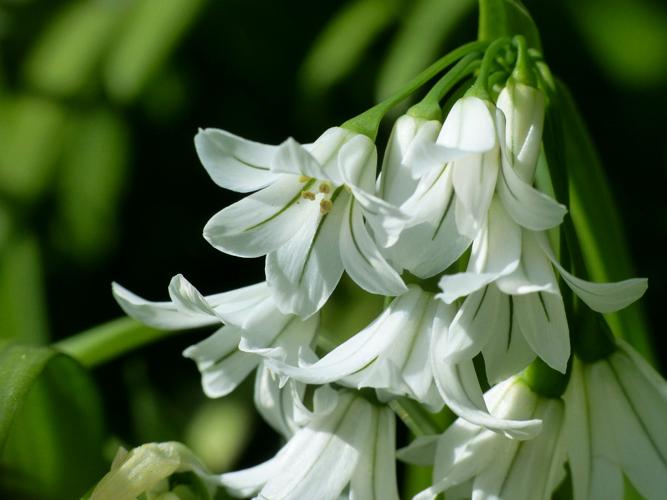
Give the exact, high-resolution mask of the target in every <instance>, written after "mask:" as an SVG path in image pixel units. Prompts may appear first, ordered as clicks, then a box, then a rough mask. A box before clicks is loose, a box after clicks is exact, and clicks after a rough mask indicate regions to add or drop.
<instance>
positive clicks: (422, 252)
mask: <svg viewBox="0 0 667 500" xmlns="http://www.w3.org/2000/svg"><path fill="white" fill-rule="evenodd" d="M440 128H441V124H440V122H438V121H437V120H425V119H422V118H416V117H413V116H410V115H404V116H402V117H400V118H399V119H398V120H396V123H395V124H394V129H393V131H392V134H391V136H390V138H389V143H388V145H387V150H386V153H385V156H384V160H383V164H382V173H381V175H380V179H379V182H378V184H379V187H378V192H379V195H380V196H381V197H382V198H383V199H384V200H386V201H388V202H389V203H390V204H392V205H394V206H398V207H400V209H401V211H402V212H404V213H405V214H407V215H408V216H409V217H410V220H409V221H408V222H407V223H406V224H405V226H404V228H403V230H402V231H401V234H400V237H399V238H398V240H396V242H395V243H394V244H393V245H391V246H389V247H388V248H386V249H385V253H386V255H387V256H388V257H389V259H390V261H391V262H392V263H393V264H394V265H396V266H398V267H400V268H402V269H407V270H408V271H410V272H411V273H412V274H414V275H416V276H419V277H420V278H429V277H431V276H434V275H436V274H438V273H440V272H442V271H443V270H444V269H446V268H448V267H449V266H450V265H451V264H453V263H454V262H455V261H456V260H457V259H458V258H459V257H460V256H461V254H462V253H463V252H464V251H465V250H466V248H468V246H469V245H470V239H469V238H467V237H465V236H462V235H461V234H459V232H458V229H457V227H456V220H455V217H454V209H453V207H454V201H455V194H454V186H453V183H452V175H451V174H452V169H451V168H447V163H445V162H443V161H441V160H440V159H438V158H434V157H422V158H421V159H420V157H419V151H421V150H422V149H423V148H425V147H426V148H427V147H428V146H429V145H433V144H434V143H435V140H436V138H437V136H438V133H439V131H440ZM415 158H416V159H415ZM420 162H423V163H426V165H424V164H421V163H420ZM429 162H432V163H433V165H431V164H430V163H429ZM416 172H419V173H416ZM387 239H388V238H384V240H387Z"/></svg>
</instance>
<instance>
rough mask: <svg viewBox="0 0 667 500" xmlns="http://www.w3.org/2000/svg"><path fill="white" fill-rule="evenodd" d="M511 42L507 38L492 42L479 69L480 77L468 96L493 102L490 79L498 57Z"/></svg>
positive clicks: (467, 93)
mask: <svg viewBox="0 0 667 500" xmlns="http://www.w3.org/2000/svg"><path fill="white" fill-rule="evenodd" d="M510 42H511V40H510V39H509V38H507V37H503V38H498V39H497V40H494V41H493V42H491V45H489V47H488V48H487V49H486V52H485V53H484V59H482V65H481V66H480V69H479V76H478V77H477V80H476V81H475V83H474V84H473V86H472V87H470V89H469V90H468V92H466V95H472V96H475V97H478V98H480V99H484V100H486V101H490V100H491V90H490V89H489V77H490V76H491V72H492V70H493V69H494V66H495V65H496V57H497V56H498V54H499V53H500V51H501V50H503V49H504V48H505V47H506V46H507V45H508V44H509V43H510Z"/></svg>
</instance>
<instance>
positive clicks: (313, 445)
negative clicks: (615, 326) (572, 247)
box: [113, 42, 667, 500]
mask: <svg viewBox="0 0 667 500" xmlns="http://www.w3.org/2000/svg"><path fill="white" fill-rule="evenodd" d="M503 48H504V49H505V50H506V51H509V52H510V53H512V54H513V57H510V58H509V60H511V61H521V62H522V63H523V64H526V57H527V56H526V55H525V54H519V57H518V58H517V57H516V53H515V52H516V51H517V50H519V51H521V49H522V46H521V44H518V49H517V46H515V45H512V43H511V42H507V43H506V44H505V45H504V46H503ZM512 51H515V52H512ZM490 52H492V49H491V48H489V49H488V52H487V53H486V55H484V59H483V61H482V70H481V71H480V79H482V80H479V79H478V83H476V84H475V85H474V86H472V87H471V88H470V89H469V90H468V92H466V93H465V94H464V95H463V96H462V97H460V98H459V99H458V100H455V101H454V102H453V104H452V105H451V107H450V108H449V109H448V110H447V112H446V115H445V118H444V120H443V121H442V122H441V121H439V120H438V119H434V117H433V116H425V115H420V113H419V112H418V110H419V109H421V108H419V107H417V106H416V107H414V108H412V109H411V111H409V112H408V113H407V114H405V115H404V116H401V117H400V118H398V119H397V120H396V122H395V124H394V127H393V131H392V133H391V136H390V138H389V140H388V144H387V147H386V150H385V153H384V155H383V159H382V162H381V168H380V171H379V175H377V172H378V154H377V150H376V145H375V137H374V136H372V135H373V134H370V135H369V134H368V133H366V132H365V131H363V132H360V130H361V129H362V128H363V127H361V128H360V127H358V126H356V125H357V124H358V122H355V121H354V120H352V121H350V122H347V123H346V124H345V125H344V126H342V127H333V128H330V129H329V130H327V131H325V132H324V133H323V134H322V135H321V136H320V137H319V138H317V139H316V140H315V141H314V142H312V143H308V144H299V143H298V142H296V141H295V140H294V139H292V138H290V139H287V140H286V141H285V142H283V143H282V144H280V145H277V146H272V145H264V144H259V143H255V142H251V141H249V140H246V139H243V138H240V137H237V136H235V135H233V134H231V133H230V132H227V131H223V130H218V129H205V130H201V131H200V132H199V133H198V134H197V136H196V137H195V146H196V150H197V153H198V155H199V158H200V160H201V162H202V164H203V166H204V168H205V169H206V171H207V172H208V174H209V175H210V177H211V179H212V180H213V181H214V182H215V183H216V184H218V185H219V186H221V187H223V188H226V189H230V190H233V191H237V192H240V193H252V194H249V195H248V196H246V197H245V198H243V199H242V200H241V201H238V202H237V203H234V204H232V205H231V206H228V207H226V208H224V209H223V210H221V211H220V212H218V213H217V214H215V215H214V216H213V217H212V218H211V220H210V221H209V222H208V223H207V224H206V227H205V228H204V237H205V238H206V239H207V240H208V241H209V242H210V243H211V244H212V245H213V246H214V247H215V248H217V249H219V250H221V251H223V252H225V253H228V254H231V255H235V256H239V257H248V258H252V257H261V256H265V259H266V260H265V263H266V264H265V270H266V281H265V282H262V283H259V284H255V285H251V286H248V287H245V288H241V289H239V290H234V291H230V292H224V293H219V294H215V295H210V296H204V295H202V294H201V293H199V292H198V291H197V290H196V289H195V288H194V287H193V286H192V285H191V284H190V283H188V282H187V281H186V280H185V279H184V278H183V277H182V276H180V275H179V276H176V277H175V278H174V279H173V280H172V283H171V284H170V286H169V295H170V298H171V300H170V301H167V302H149V301H146V300H144V299H142V298H140V297H138V296H136V295H134V294H133V293H131V292H129V291H128V290H126V289H124V288H122V287H121V286H120V285H117V284H114V288H113V291H114V295H115V297H116V299H117V301H118V302H119V304H120V305H121V307H122V308H123V309H124V310H125V312H127V314H129V315H131V316H133V317H135V318H137V319H139V320H140V321H142V322H144V323H146V324H148V325H152V326H155V327H157V328H166V329H185V328H194V327H198V326H204V325H216V326H217V327H218V329H217V330H216V331H215V333H213V334H212V335H211V336H210V337H209V338H207V339H205V340H204V341H202V342H200V343H198V344H196V345H194V346H192V347H190V348H188V349H187V350H186V351H185V352H184V355H185V356H187V357H189V358H192V359H193V360H194V361H195V362H196V363H197V366H198V368H199V370H200V371H201V374H202V385H203V387H204V391H205V392H206V394H207V395H209V396H210V397H220V396H224V395H226V394H228V393H230V392H231V391H232V390H234V389H235V388H236V387H237V386H238V385H239V383H240V382H241V381H242V380H243V379H245V378H246V377H247V376H248V375H250V374H251V373H252V372H253V371H256V372H257V375H256V377H257V378H256V386H255V400H256V405H257V407H258V410H259V411H260V413H261V414H262V415H263V416H264V417H265V419H266V420H267V421H268V422H269V423H270V424H271V425H272V426H273V427H274V428H275V429H276V430H277V431H279V432H281V433H282V434H283V436H284V437H285V439H286V444H285V446H284V447H283V448H282V449H281V450H280V451H279V452H278V453H277V455H276V456H275V457H274V458H272V459H271V460H269V461H268V462H265V463H263V464H261V465H258V466H256V467H253V468H250V469H246V470H243V471H239V472H232V473H225V474H222V475H221V476H219V478H218V482H219V484H220V485H221V486H224V487H225V488H227V490H228V491H229V492H230V493H232V494H234V495H238V496H242V497H246V496H253V495H258V497H257V498H267V499H268V498H270V499H272V500H273V499H288V498H289V499H292V498H293V499H297V498H321V499H335V498H339V497H340V496H341V495H344V496H345V497H346V498H355V499H366V498H398V493H397V487H396V479H395V460H394V455H395V437H394V434H395V421H394V414H393V413H392V411H391V410H389V407H388V406H387V405H386V403H387V402H390V401H392V400H394V399H396V398H409V399H411V400H413V401H415V402H417V403H419V404H420V405H422V406H423V407H424V408H425V409H427V410H428V411H431V412H435V411H439V410H440V409H441V408H442V407H443V406H444V405H447V406H448V407H449V408H450V409H451V410H452V411H453V412H454V413H455V414H456V415H458V416H459V417H460V418H459V419H458V420H457V421H456V422H455V423H454V424H453V425H452V426H451V427H450V428H449V429H447V430H446V432H445V433H444V434H442V435H440V436H431V437H424V438H420V439H418V440H417V441H415V443H413V445H411V446H410V447H408V448H407V449H404V450H402V451H401V453H400V455H401V457H402V458H404V459H405V460H408V461H414V462H417V463H421V464H430V465H434V476H433V484H432V486H431V487H430V488H429V489H427V490H425V491H424V492H422V493H421V494H419V495H418V498H420V499H421V498H432V497H434V496H435V495H437V494H438V493H439V492H442V491H447V494H448V498H449V497H450V496H449V495H450V494H451V495H452V497H457V495H463V496H470V495H471V494H472V496H473V497H474V498H512V499H520V498H526V499H528V498H549V497H550V496H551V494H552V492H553V491H554V489H555V488H556V487H557V486H558V485H559V484H560V482H561V481H562V480H563V478H564V477H565V468H564V464H565V462H566V460H569V462H570V470H571V476H572V478H573V479H574V480H575V488H574V491H575V496H576V498H582V499H583V498H617V497H619V494H618V491H622V483H621V482H619V481H621V480H622V473H621V471H624V472H625V473H626V474H627V475H628V477H629V478H630V480H631V481H632V482H633V483H634V484H635V486H636V487H637V488H638V489H639V490H640V491H641V492H642V493H643V494H645V495H646V496H647V497H649V498H658V496H659V491H660V484H662V485H663V486H664V485H665V480H666V478H667V462H666V457H667V442H666V441H665V438H664V436H661V434H660V432H659V429H658V428H659V425H660V424H659V421H660V418H661V417H660V415H662V417H664V416H665V410H667V390H666V388H665V383H664V381H663V380H662V379H659V377H658V376H657V375H656V374H655V373H653V372H651V371H650V370H649V369H648V368H647V367H646V365H645V363H644V362H643V361H641V360H640V359H639V358H638V357H637V355H636V354H634V353H633V352H632V350H631V348H629V347H628V346H625V345H624V344H622V345H621V346H620V347H619V348H618V349H619V350H617V351H614V353H613V354H611V355H610V357H609V358H608V359H604V360H602V361H598V362H596V363H595V364H592V365H585V364H583V363H582V362H580V361H575V362H574V368H573V372H572V373H573V376H572V377H571V379H570V382H569V384H568V383H567V380H568V377H569V375H570V371H571V367H572V352H571V346H570V338H571V336H572V335H573V333H572V332H570V329H569V328H568V313H566V311H567V303H568V300H579V299H580V301H581V302H583V304H585V305H586V306H587V307H588V308H590V309H592V310H593V311H596V312H600V313H608V312H612V311H617V310H619V309H622V308H623V307H625V306H627V305H629V304H631V303H632V302H634V301H635V300H637V299H638V298H640V297H641V296H642V294H643V293H644V291H645V289H646V281H645V280H643V279H629V280H626V281H622V282H618V283H592V282H589V281H585V280H583V279H580V278H577V277H576V276H574V275H572V274H571V273H570V272H568V270H567V269H566V268H565V266H563V265H561V262H560V261H559V255H560V253H561V252H560V246H559V245H558V241H560V238H561V237H562V235H561V233H560V232H559V227H560V226H561V225H562V224H563V220H564V217H565V216H566V213H567V208H566V207H565V206H564V205H562V204H561V203H559V202H558V201H556V199H555V195H554V191H553V189H552V187H551V184H550V183H549V182H548V179H549V178H550V174H551V172H552V170H553V169H556V168H559V167H558V166H557V165H549V164H548V163H547V161H546V159H545V155H544V151H543V148H542V131H543V126H544V120H545V110H546V108H547V106H548V96H547V95H546V93H545V90H544V88H545V86H544V85H542V84H537V83H535V79H532V80H533V81H531V78H525V77H522V75H524V74H525V68H519V67H518V65H519V63H518V62H517V68H515V70H514V71H512V72H510V75H509V77H507V75H506V76H505V79H504V80H501V81H500V82H498V81H495V82H493V83H490V81H483V77H485V76H488V73H489V71H488V68H486V69H485V68H484V65H485V64H486V65H487V66H488V65H489V64H494V61H495V59H494V56H495V55H497V54H495V53H494V54H492V55H491V56H489V53H490ZM482 55H483V54H479V57H478V59H479V58H481V57H482ZM476 63H477V66H479V60H477V61H476ZM519 70H521V71H519ZM529 70H530V72H532V74H533V76H534V77H535V76H539V73H538V72H537V71H535V70H534V69H533V68H532V67H531V68H529ZM496 80H497V79H496ZM480 82H481V83H480ZM480 89H482V90H483V91H480ZM429 95H430V94H429ZM441 97H442V96H439V97H438V100H440V99H441ZM362 116H363V115H362ZM536 178H539V179H541V180H540V181H539V182H538V181H536ZM544 179H547V181H546V182H545V180H544ZM344 272H345V273H347V275H348V276H349V277H350V278H351V280H353V281H354V282H355V283H356V284H357V285H358V286H359V287H360V288H361V289H363V290H365V291H366V292H369V293H371V294H379V295H383V296H385V297H387V300H386V301H385V303H386V307H385V308H384V310H383V311H382V312H381V313H380V314H379V316H378V317H377V318H376V319H375V320H374V321H373V322H372V323H370V324H369V325H368V326H367V327H365V328H363V329H362V330H361V331H359V332H358V333H356V334H355V335H353V336H352V337H350V338H349V339H348V340H346V341H344V342H342V343H340V344H339V345H337V346H335V347H334V348H332V349H328V352H325V351H323V350H322V349H321V344H319V345H318V339H319V338H320V336H321V332H320V331H319V330H320V326H319V312H320V310H321V309H322V308H323V307H326V304H327V301H328V299H329V298H330V296H331V295H332V294H333V293H334V292H335V290H336V287H337V285H338V283H339V280H340V279H341V276H342V275H343V273H344ZM559 277H560V280H562V281H559ZM561 282H562V283H563V284H565V285H566V286H567V287H568V288H569V290H571V292H574V294H576V296H577V297H578V299H567V297H571V295H570V291H569V290H567V291H566V289H563V288H561V284H560V283H561ZM434 283H437V289H436V288H435V287H434V286H433V284H434ZM564 297H565V299H564ZM581 307H585V306H583V305H581ZM480 354H481V357H480V356H479V355H480ZM476 358H477V359H479V360H482V362H483V369H481V370H480V364H479V363H475V362H474V360H475V359H476ZM536 366H537V367H538V368H539V369H533V368H534V367H536ZM539 370H542V371H541V372H540V373H547V374H550V375H549V376H551V377H553V376H554V375H553V374H554V373H555V374H556V375H557V376H560V377H561V379H563V380H565V381H566V382H565V383H564V384H562V386H563V389H564V388H565V386H567V387H568V389H567V393H566V394H565V396H564V397H562V396H563V390H560V391H555V392H554V391H550V390H544V387H543V385H544V384H542V383H541V382H540V380H538V379H536V378H535V376H531V375H530V374H533V375H535V373H538V372H539ZM481 372H484V373H485V375H484V376H482V375H480V374H481ZM543 378H544V377H543ZM635 379H636V380H635ZM487 381H488V383H489V384H491V385H492V388H491V389H490V390H488V391H487V392H486V393H485V394H483V389H482V387H483V386H484V385H485V384H486V383H487ZM635 381H636V382H637V384H636V387H635ZM327 384H331V385H327ZM628 384H629V385H632V389H630V388H629V385H628ZM313 385H317V386H320V387H319V388H317V389H316V390H314V392H313V390H312V388H311V387H310V386H313ZM369 389H370V390H369ZM606 393H609V397H607V396H605V394H606ZM612 393H613V394H612ZM649 393H650V394H649ZM311 398H312V400H313V404H312V406H308V405H306V403H305V402H304V401H306V400H310V399H311ZM608 406H609V408H607V407H608ZM611 406H613V408H612V407H611ZM658 406H660V408H657V407H658ZM602 414H605V415H607V416H610V415H614V417H613V418H611V419H609V420H607V419H606V418H603V417H602V416H601V415H602ZM625 428H631V429H632V432H629V433H626V432H625V431H623V430H619V429H625ZM647 457H648V458H647ZM647 461H650V462H651V464H652V465H651V467H648V468H646V467H645V462H647ZM528 470H530V472H527V471H528ZM609 478H612V479H613V480H611V481H610V480H609ZM612 490H613V495H612V494H611V493H609V495H607V494H603V493H601V492H602V491H609V492H612ZM471 492H472V493H471Z"/></svg>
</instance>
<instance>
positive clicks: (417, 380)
mask: <svg viewBox="0 0 667 500" xmlns="http://www.w3.org/2000/svg"><path fill="white" fill-rule="evenodd" d="M408 288H409V290H408V292H407V293H405V294H403V295H401V296H400V297H397V298H396V299H394V301H393V302H392V303H391V304H390V305H389V306H388V307H387V308H386V309H385V310H384V311H383V312H382V314H380V316H378V317H377V318H376V319H375V320H374V321H373V322H372V323H371V324H370V325H369V326H367V327H366V328H364V329H363V330H362V331H360V332H358V333H357V334H355V335H353V336H352V337H351V338H350V339H348V340H347V341H345V342H343V343H342V344H341V345H339V346H337V347H336V348H335V349H333V350H332V351H331V352H329V353H327V354H326V355H325V356H324V357H323V358H322V359H320V360H318V361H317V362H315V363H312V364H307V363H305V362H302V363H301V364H302V366H289V365H287V364H285V363H276V362H271V361H269V362H268V364H269V366H271V368H272V369H273V370H275V371H277V372H279V373H282V374H284V375H287V376H289V377H291V378H293V379H296V380H299V381H301V382H305V383H308V384H324V383H329V382H337V383H339V384H344V385H347V386H349V387H355V388H358V389H361V388H364V387H372V388H375V389H377V390H378V392H379V394H380V396H382V397H383V398H384V396H383V395H387V396H389V395H395V396H403V395H405V396H409V397H411V398H413V399H415V400H417V401H420V402H422V403H424V404H427V405H428V406H430V407H431V408H433V409H439V408H441V407H442V399H441V398H440V396H439V395H438V391H437V389H436V387H435V384H434V381H433V371H432V369H431V364H430V362H429V359H430V358H429V349H430V346H431V342H432V337H433V335H434V328H435V327H436V325H438V324H440V323H446V318H451V317H452V316H453V312H452V311H451V309H453V306H449V305H447V304H444V303H443V302H441V301H439V300H435V299H434V297H433V294H432V293H428V292H425V291H423V290H422V289H421V288H420V287H418V286H417V285H410V286H409V287H408ZM438 318H439V319H440V320H439V321H438Z"/></svg>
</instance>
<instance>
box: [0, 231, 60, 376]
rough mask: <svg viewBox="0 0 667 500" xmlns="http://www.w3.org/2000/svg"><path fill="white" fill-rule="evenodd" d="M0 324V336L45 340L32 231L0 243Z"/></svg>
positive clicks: (40, 279)
mask: <svg viewBox="0 0 667 500" xmlns="http://www.w3.org/2000/svg"><path fill="white" fill-rule="evenodd" d="M0 224H1V222H0ZM0 325H2V328H1V329H0V338H7V339H16V340H20V341H22V342H26V343H34V344H42V343H45V342H47V340H48V337H49V334H48V322H47V317H46V303H45V297H44V292H43V276H42V262H41V255H40V251H39V245H38V242H37V239H36V238H35V237H34V236H32V235H13V236H11V237H10V238H9V239H8V240H7V241H6V242H5V245H0ZM0 380H2V379H0Z"/></svg>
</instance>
